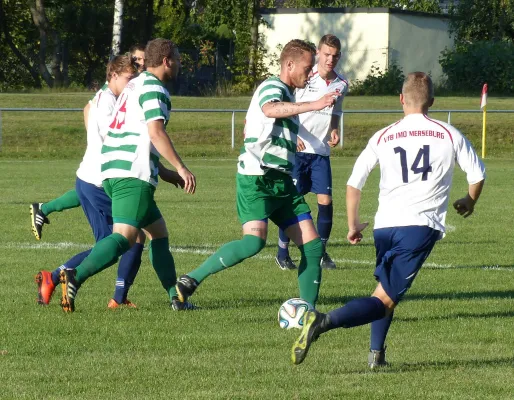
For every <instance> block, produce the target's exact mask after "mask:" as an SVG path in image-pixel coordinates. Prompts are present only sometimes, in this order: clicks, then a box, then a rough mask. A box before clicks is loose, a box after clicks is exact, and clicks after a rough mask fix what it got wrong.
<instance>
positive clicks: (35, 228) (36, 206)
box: [30, 203, 50, 240]
mask: <svg viewBox="0 0 514 400" xmlns="http://www.w3.org/2000/svg"><path fill="white" fill-rule="evenodd" d="M42 205H43V203H32V204H31V205H30V222H31V224H32V233H33V234H34V236H35V237H36V240H41V237H42V235H43V225H44V224H49V223H50V221H49V220H48V218H47V217H46V215H45V214H43V211H41V206H42Z"/></svg>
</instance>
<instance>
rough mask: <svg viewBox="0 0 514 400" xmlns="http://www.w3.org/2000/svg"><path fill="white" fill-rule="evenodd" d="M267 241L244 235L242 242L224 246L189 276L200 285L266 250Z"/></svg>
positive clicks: (237, 241) (236, 241)
mask: <svg viewBox="0 0 514 400" xmlns="http://www.w3.org/2000/svg"><path fill="white" fill-rule="evenodd" d="M265 244H266V241H265V240H262V239H261V238H260V237H257V236H254V235H244V236H243V238H242V239H241V240H235V241H233V242H230V243H227V244H225V245H224V246H222V247H221V248H220V249H219V250H218V251H217V252H216V253H214V254H213V255H212V256H210V257H209V258H208V259H207V260H205V262H204V263H203V264H202V265H200V266H199V267H198V268H197V269H195V270H194V271H192V272H190V273H188V274H187V275H188V276H190V277H191V278H194V279H196V280H197V281H198V283H200V282H201V281H203V280H204V279H205V278H207V277H208V276H209V275H212V274H215V273H216V272H219V271H222V270H224V269H226V268H229V267H232V266H234V265H236V264H239V263H240V262H241V261H243V260H245V259H247V258H250V257H252V256H254V255H255V254H257V253H258V252H259V251H261V250H262V249H263V248H264V245H265Z"/></svg>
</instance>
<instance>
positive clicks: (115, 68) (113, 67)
mask: <svg viewBox="0 0 514 400" xmlns="http://www.w3.org/2000/svg"><path fill="white" fill-rule="evenodd" d="M123 72H129V73H131V74H135V73H137V67H136V64H135V63H134V62H133V61H132V57H131V56H129V55H127V54H125V55H122V56H116V57H114V58H113V59H112V60H111V61H109V63H108V64H107V69H106V71H105V79H106V80H107V82H109V81H110V80H111V78H112V75H113V74H114V73H117V74H118V75H120V74H121V73H123Z"/></svg>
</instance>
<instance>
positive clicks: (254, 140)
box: [244, 137, 259, 143]
mask: <svg viewBox="0 0 514 400" xmlns="http://www.w3.org/2000/svg"><path fill="white" fill-rule="evenodd" d="M257 140H259V138H254V137H252V138H246V139H245V141H244V142H245V143H255V142H256V141H257Z"/></svg>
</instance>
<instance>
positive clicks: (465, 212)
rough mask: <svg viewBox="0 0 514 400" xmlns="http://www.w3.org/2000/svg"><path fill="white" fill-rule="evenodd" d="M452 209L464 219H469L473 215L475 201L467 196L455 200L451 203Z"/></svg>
mask: <svg viewBox="0 0 514 400" xmlns="http://www.w3.org/2000/svg"><path fill="white" fill-rule="evenodd" d="M453 208H455V210H457V213H458V214H459V215H462V216H463V217H464V218H467V217H469V216H470V215H471V214H473V211H474V210H475V200H473V199H472V198H471V197H469V195H467V196H466V197H463V198H462V199H458V200H455V202H454V203H453Z"/></svg>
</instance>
